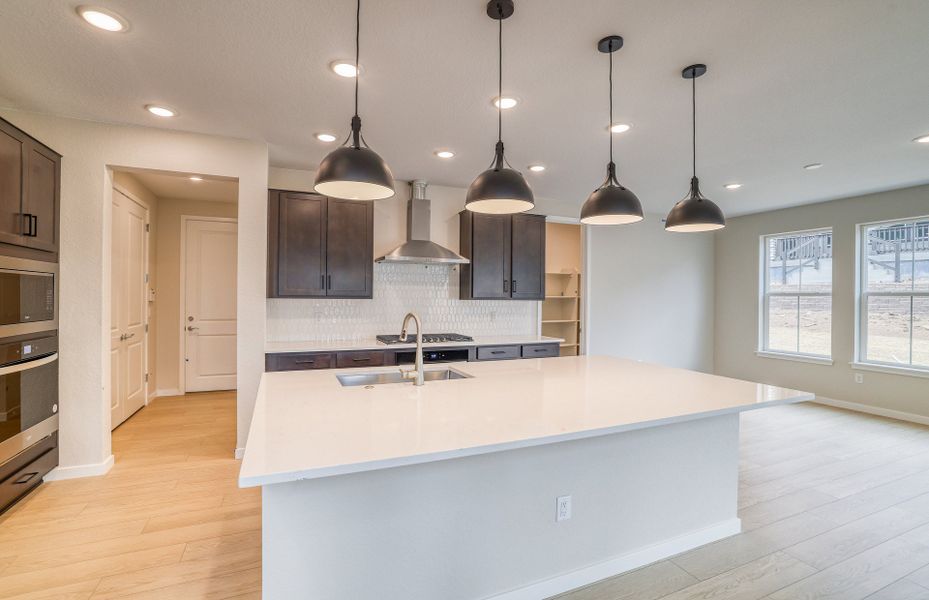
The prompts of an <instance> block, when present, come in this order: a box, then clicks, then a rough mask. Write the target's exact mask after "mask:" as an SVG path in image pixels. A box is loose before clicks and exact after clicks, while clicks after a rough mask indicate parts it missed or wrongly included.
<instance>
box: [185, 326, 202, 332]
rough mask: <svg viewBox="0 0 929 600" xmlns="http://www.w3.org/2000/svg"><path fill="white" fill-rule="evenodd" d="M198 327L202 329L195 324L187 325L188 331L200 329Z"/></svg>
mask: <svg viewBox="0 0 929 600" xmlns="http://www.w3.org/2000/svg"><path fill="white" fill-rule="evenodd" d="M198 329H200V328H199V327H194V326H193V325H188V326H187V331H196V330H198Z"/></svg>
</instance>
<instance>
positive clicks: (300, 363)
mask: <svg viewBox="0 0 929 600" xmlns="http://www.w3.org/2000/svg"><path fill="white" fill-rule="evenodd" d="M294 363H296V364H298V365H313V364H316V361H315V360H295V361H294Z"/></svg>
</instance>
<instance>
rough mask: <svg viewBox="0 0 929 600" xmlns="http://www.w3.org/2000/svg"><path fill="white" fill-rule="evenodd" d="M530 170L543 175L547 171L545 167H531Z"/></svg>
mask: <svg viewBox="0 0 929 600" xmlns="http://www.w3.org/2000/svg"><path fill="white" fill-rule="evenodd" d="M529 170H530V171H533V172H535V173H541V172H542V171H544V170H545V165H529Z"/></svg>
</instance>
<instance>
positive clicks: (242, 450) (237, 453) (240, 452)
mask: <svg viewBox="0 0 929 600" xmlns="http://www.w3.org/2000/svg"><path fill="white" fill-rule="evenodd" d="M243 456H245V448H236V449H235V459H236V460H242V457H243Z"/></svg>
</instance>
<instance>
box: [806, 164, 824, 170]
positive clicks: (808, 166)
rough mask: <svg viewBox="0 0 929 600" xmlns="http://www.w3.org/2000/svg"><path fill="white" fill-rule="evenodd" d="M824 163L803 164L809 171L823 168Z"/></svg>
mask: <svg viewBox="0 0 929 600" xmlns="http://www.w3.org/2000/svg"><path fill="white" fill-rule="evenodd" d="M822 166H823V163H810V164H808V165H803V168H804V169H806V170H807V171H815V170H816V169H821V168H822Z"/></svg>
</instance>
